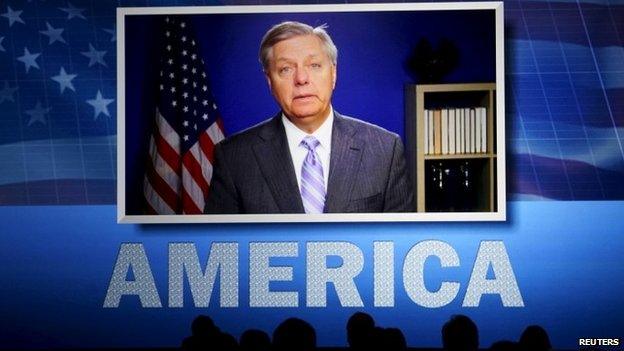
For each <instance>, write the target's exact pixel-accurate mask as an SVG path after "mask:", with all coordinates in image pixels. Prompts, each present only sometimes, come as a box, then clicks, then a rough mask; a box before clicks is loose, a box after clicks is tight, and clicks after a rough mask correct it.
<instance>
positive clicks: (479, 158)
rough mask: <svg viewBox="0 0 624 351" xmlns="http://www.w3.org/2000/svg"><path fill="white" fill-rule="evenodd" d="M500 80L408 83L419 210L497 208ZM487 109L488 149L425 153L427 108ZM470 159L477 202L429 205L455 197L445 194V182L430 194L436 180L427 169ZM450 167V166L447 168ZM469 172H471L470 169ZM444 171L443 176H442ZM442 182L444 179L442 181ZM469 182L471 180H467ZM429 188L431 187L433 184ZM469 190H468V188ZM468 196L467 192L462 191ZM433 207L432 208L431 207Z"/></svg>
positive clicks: (409, 152) (410, 158)
mask: <svg viewBox="0 0 624 351" xmlns="http://www.w3.org/2000/svg"><path fill="white" fill-rule="evenodd" d="M495 99H496V84H495V83H466V84H420V85H407V86H406V87H405V128H406V130H405V134H406V139H407V145H406V157H407V164H408V167H409V169H410V171H411V172H410V173H411V177H412V184H413V185H414V190H415V201H416V209H417V211H418V212H430V211H443V212H453V211H462V212H494V211H496V190H497V189H496V167H497V157H496V133H495V130H496V108H495V106H496V100H495ZM476 107H485V109H486V117H485V118H486V126H485V127H486V135H487V137H486V150H484V152H479V153H454V154H435V155H433V154H425V144H424V143H425V135H424V133H425V110H426V109H442V108H476ZM469 162H470V163H471V164H473V165H474V167H476V168H477V169H476V170H473V171H472V172H471V173H472V174H473V175H472V176H473V177H475V178H473V180H472V182H471V186H472V187H473V189H472V190H471V191H472V194H471V195H467V196H471V197H475V198H474V199H465V200H470V201H472V202H473V203H474V205H472V206H470V207H468V208H465V207H464V208H461V209H459V210H458V209H457V208H458V207H459V206H448V209H446V210H445V209H444V208H442V209H441V208H434V206H431V205H430V206H428V205H427V204H431V203H432V201H433V200H435V199H433V198H432V197H433V196H436V197H439V196H440V195H443V196H444V197H446V198H449V199H451V200H450V201H451V203H452V201H453V196H454V194H453V193H450V194H444V193H443V191H444V190H443V189H442V186H440V190H439V191H442V193H440V192H439V191H438V189H436V191H437V193H436V194H427V187H428V185H430V184H431V182H432V180H431V177H430V179H427V176H426V173H427V171H430V172H435V171H431V169H436V167H444V165H448V167H451V166H453V167H458V166H457V165H458V164H460V163H466V166H465V167H466V169H468V168H469ZM445 171H446V170H445ZM466 173H468V172H467V171H466ZM442 176H443V174H440V177H439V178H442ZM440 183H442V182H440ZM466 184H468V181H466ZM429 188H430V191H429V192H432V191H431V187H429ZM466 194H468V192H466ZM458 196H464V195H458ZM428 207H429V208H428Z"/></svg>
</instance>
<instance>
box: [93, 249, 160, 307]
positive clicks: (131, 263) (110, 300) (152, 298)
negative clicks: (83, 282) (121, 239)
mask: <svg viewBox="0 0 624 351" xmlns="http://www.w3.org/2000/svg"><path fill="white" fill-rule="evenodd" d="M130 267H132V272H133V274H134V280H131V281H128V280H126V276H127V275H128V271H129V270H130ZM123 295H138V296H139V299H140V300H141V306H143V307H162V304H161V302H160V297H159V296H158V290H156V284H155V283H154V276H153V275H152V270H151V269H150V265H149V262H148V261H147V256H146V255H145V249H144V248H143V245H142V244H136V243H135V244H121V248H120V249H119V255H118V256H117V263H115V268H114V269H113V275H112V277H111V280H110V284H108V291H107V292H106V298H105V299H104V307H106V308H117V307H119V302H120V300H121V297H122V296H123Z"/></svg>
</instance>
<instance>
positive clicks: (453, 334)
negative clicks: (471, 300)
mask: <svg viewBox="0 0 624 351" xmlns="http://www.w3.org/2000/svg"><path fill="white" fill-rule="evenodd" d="M442 347H443V348H444V350H446V351H477V350H478V349H479V331H478V330H477V325H476V324H475V323H474V322H473V321H472V320H471V319H470V318H468V317H466V316H464V315H461V314H458V315H454V316H452V317H451V319H450V320H449V321H448V322H446V323H445V324H444V326H443V327H442Z"/></svg>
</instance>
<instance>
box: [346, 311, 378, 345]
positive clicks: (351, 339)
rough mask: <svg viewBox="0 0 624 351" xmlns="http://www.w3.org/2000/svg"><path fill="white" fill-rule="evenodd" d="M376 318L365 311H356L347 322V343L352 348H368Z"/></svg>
mask: <svg viewBox="0 0 624 351" xmlns="http://www.w3.org/2000/svg"><path fill="white" fill-rule="evenodd" d="M374 329H375V320H373V317H371V316H370V315H369V314H367V313H364V312H356V313H354V314H353V315H352V316H351V318H349V321H348V322H347V343H348V344H349V348H350V349H351V350H368V349H369V348H370V342H371V340H370V339H371V337H372V335H373V330H374Z"/></svg>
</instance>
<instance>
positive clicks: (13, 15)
mask: <svg viewBox="0 0 624 351" xmlns="http://www.w3.org/2000/svg"><path fill="white" fill-rule="evenodd" d="M22 12H24V11H20V10H18V11H13V9H12V8H11V6H7V12H5V13H3V14H2V15H0V16H2V17H6V18H7V19H8V20H9V27H12V26H13V24H14V23H15V22H18V23H22V24H25V23H26V22H24V20H23V19H22V18H21V17H20V16H21V15H22Z"/></svg>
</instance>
